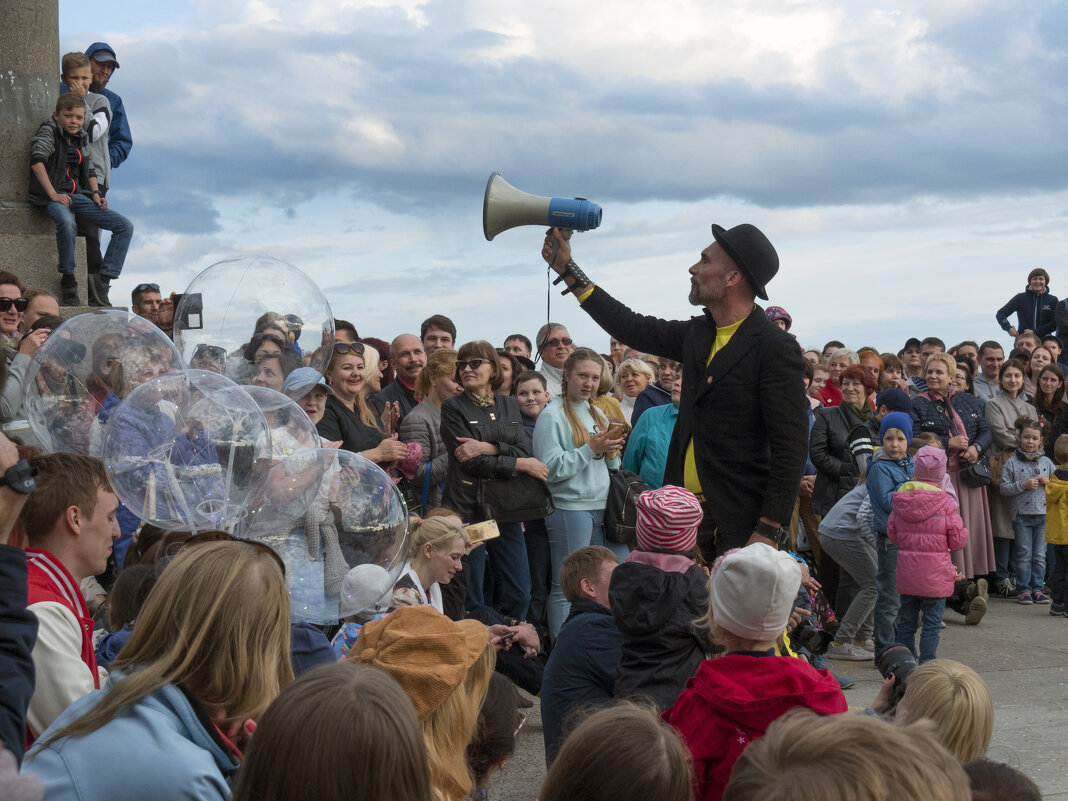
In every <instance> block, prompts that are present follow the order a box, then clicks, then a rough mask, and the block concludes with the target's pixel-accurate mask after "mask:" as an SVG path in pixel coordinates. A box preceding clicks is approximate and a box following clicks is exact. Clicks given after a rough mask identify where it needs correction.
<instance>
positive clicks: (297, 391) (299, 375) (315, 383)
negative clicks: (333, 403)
mask: <svg viewBox="0 0 1068 801" xmlns="http://www.w3.org/2000/svg"><path fill="white" fill-rule="evenodd" d="M315 387H322V388H323V389H325V390H326V394H327V395H333V394H334V390H333V389H332V388H331V387H330V385H329V384H327V383H326V379H324V378H323V376H322V373H320V372H319V371H318V370H316V369H315V368H314V367H298V368H297V369H296V370H294V371H293V372H292V373H290V374H289V375H288V376H286V382H285V384H284V385H283V387H282V391H283V392H284V393H285V394H286V395H288V396H289V397H291V398H293V400H300V399H301V398H303V397H304V396H305V395H307V394H308V393H309V392H311V391H312V390H313V389H315Z"/></svg>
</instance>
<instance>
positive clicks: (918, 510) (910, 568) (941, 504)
mask: <svg viewBox="0 0 1068 801" xmlns="http://www.w3.org/2000/svg"><path fill="white" fill-rule="evenodd" d="M891 504H892V507H891V512H890V518H889V520H888V521H887V524H886V536H887V537H889V538H890V542H892V543H893V544H894V545H896V546H897V547H898V548H900V549H901V550H900V551H899V552H898V555H897V591H898V592H899V593H901V594H902V595H919V596H921V597H924V598H948V597H949V596H951V595H952V594H953V577H954V575H956V571H955V570H954V569H953V562H952V561H951V560H950V558H949V552H950V551H959V550H960V549H961V548H963V547H964V545H965V543H967V542H968V529H966V528H965V527H964V521H963V520H961V518H960V515H959V514H958V513H957V505H956V504H955V503H954V502H953V499H952V498H950V497H949V495H947V494H946V493H945V492H943V491H942V490H941V489H938V488H937V487H935V486H933V485H931V484H924V483H923V482H920V481H906V482H905V483H904V484H902V485H901V486H900V487H899V488H898V491H897V492H895V493H894V494H893V496H892V501H891Z"/></svg>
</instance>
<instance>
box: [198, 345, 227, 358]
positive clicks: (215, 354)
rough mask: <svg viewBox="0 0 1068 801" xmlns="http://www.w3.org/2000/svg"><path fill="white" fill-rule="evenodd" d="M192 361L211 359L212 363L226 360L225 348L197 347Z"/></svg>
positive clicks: (214, 346)
mask: <svg viewBox="0 0 1068 801" xmlns="http://www.w3.org/2000/svg"><path fill="white" fill-rule="evenodd" d="M193 358H194V359H211V360H212V361H219V362H221V361H223V360H225V359H226V348H222V347H219V346H218V345H197V346H196V349H195V350H194V351H193Z"/></svg>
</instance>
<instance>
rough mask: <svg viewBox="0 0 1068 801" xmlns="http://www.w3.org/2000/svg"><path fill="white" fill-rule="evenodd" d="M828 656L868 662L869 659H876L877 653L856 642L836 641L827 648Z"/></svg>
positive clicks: (829, 657)
mask: <svg viewBox="0 0 1068 801" xmlns="http://www.w3.org/2000/svg"><path fill="white" fill-rule="evenodd" d="M827 658H828V659H844V660H846V661H848V662H867V661H868V660H869V659H875V653H874V652H872V651H866V650H864V649H863V648H861V647H860V646H859V645H857V644H856V643H855V642H845V643H837V642H834V643H831V647H830V648H828V649H827Z"/></svg>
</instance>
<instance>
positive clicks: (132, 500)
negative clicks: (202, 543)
mask: <svg viewBox="0 0 1068 801" xmlns="http://www.w3.org/2000/svg"><path fill="white" fill-rule="evenodd" d="M270 436H271V433H270V428H269V427H268V425H267V420H266V418H265V417H264V415H263V412H261V411H260V408H259V407H258V406H257V405H256V403H255V401H253V400H252V398H251V397H250V396H249V395H248V393H246V392H245V391H244V390H243V389H242V388H241V387H239V386H238V385H237V384H235V383H234V382H233V381H231V380H230V379H228V378H226V377H225V376H221V375H218V374H217V373H212V372H208V371H204V370H180V371H177V372H173V373H169V374H167V375H164V376H161V377H160V378H156V379H153V380H152V381H148V382H146V383H144V384H142V385H141V386H139V387H137V388H135V389H134V390H133V391H132V392H130V394H129V395H127V396H126V397H125V398H124V399H123V401H122V402H121V403H120V404H119V405H118V406H117V407H116V408H115V410H114V411H113V412H112V414H111V420H110V421H109V422H108V425H107V428H106V429H105V432H104V441H103V454H102V458H103V460H104V466H105V468H106V470H107V474H108V480H109V482H110V483H111V486H112V488H113V489H114V490H115V493H116V494H117V495H118V496H119V500H121V501H122V502H123V503H124V504H126V506H127V508H129V510H130V511H131V512H133V513H134V514H135V515H137V516H138V517H140V518H141V519H142V520H145V521H147V522H149V523H154V524H155V525H157V526H159V527H160V528H164V529H168V530H171V531H192V532H194V533H195V532H198V531H205V530H211V529H217V530H223V531H231V530H233V529H234V528H235V527H236V526H237V525H238V523H239V522H240V521H241V519H242V518H244V517H245V516H246V515H247V513H248V512H247V505H248V500H249V498H250V496H251V495H252V493H253V492H254V491H255V489H256V487H257V485H258V484H259V482H260V481H261V479H262V478H263V476H264V474H265V473H266V471H267V469H268V468H269V466H270V462H269V461H268V460H260V459H257V446H259V447H263V445H264V443H266V444H267V446H268V449H269V443H270ZM268 452H269V450H268Z"/></svg>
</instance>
